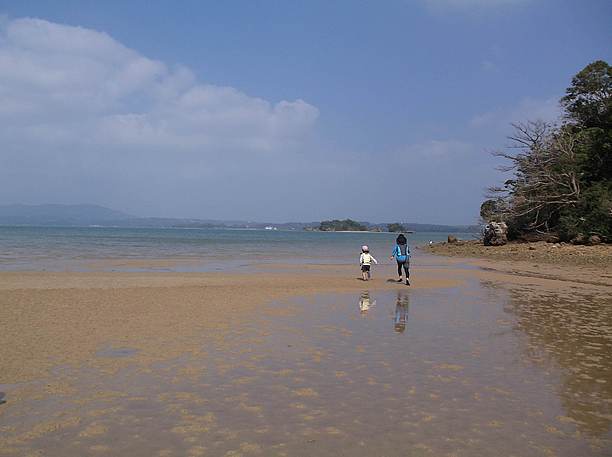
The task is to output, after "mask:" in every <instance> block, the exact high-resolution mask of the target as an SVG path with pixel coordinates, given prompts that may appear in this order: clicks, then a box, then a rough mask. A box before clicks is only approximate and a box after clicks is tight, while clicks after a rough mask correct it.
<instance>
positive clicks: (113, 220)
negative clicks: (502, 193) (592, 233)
mask: <svg viewBox="0 0 612 457" xmlns="http://www.w3.org/2000/svg"><path fill="white" fill-rule="evenodd" d="M361 223H362V224H364V225H366V226H367V227H371V228H372V229H375V228H377V227H384V226H386V224H378V223H370V222H361ZM0 225H28V226H69V227H88V226H102V227H149V228H155V227H158V228H162V227H166V228H254V229H263V228H275V229H278V230H304V229H306V228H310V227H318V226H319V222H286V223H280V224H279V223H270V222H249V221H239V220H235V221H230V220H227V221H223V220H208V219H188V218H165V217H137V216H133V215H130V214H126V213H123V212H121V211H115V210H113V209H110V208H105V207H104V206H99V205H0ZM403 225H404V227H405V228H406V229H407V230H410V231H414V232H476V231H478V230H479V227H478V226H467V225H436V224H416V223H403Z"/></svg>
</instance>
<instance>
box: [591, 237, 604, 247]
mask: <svg viewBox="0 0 612 457" xmlns="http://www.w3.org/2000/svg"><path fill="white" fill-rule="evenodd" d="M589 244H590V245H591V246H594V245H596V244H601V238H599V236H597V235H591V236H590V237H589Z"/></svg>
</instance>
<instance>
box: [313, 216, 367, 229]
mask: <svg viewBox="0 0 612 457" xmlns="http://www.w3.org/2000/svg"><path fill="white" fill-rule="evenodd" d="M319 230H321V231H323V232H345V231H358V232H364V231H366V230H368V228H367V227H366V226H365V225H363V224H360V223H359V222H356V221H354V220H351V219H344V220H342V221H341V220H338V219H334V220H333V221H323V222H321V224H320V225H319Z"/></svg>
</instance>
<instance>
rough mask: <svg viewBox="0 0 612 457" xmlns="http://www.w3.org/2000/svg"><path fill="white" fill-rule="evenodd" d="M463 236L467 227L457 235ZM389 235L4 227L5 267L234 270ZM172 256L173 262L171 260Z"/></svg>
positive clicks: (344, 252) (383, 247) (0, 232)
mask: <svg viewBox="0 0 612 457" xmlns="http://www.w3.org/2000/svg"><path fill="white" fill-rule="evenodd" d="M455 235H456V236H458V237H459V238H463V239H471V238H473V234H470V233H455ZM446 236H447V234H446V233H425V232H423V233H414V234H409V235H408V241H409V244H410V246H417V245H424V244H427V242H428V241H429V240H432V241H434V242H435V241H441V240H445V239H446ZM395 237H396V235H395V234H391V233H329V232H305V231H273V230H223V229H159V228H107V227H8V226H5V227H0V270H56V271H57V270H72V269H76V270H87V269H90V268H92V266H91V265H92V264H91V261H92V260H95V261H99V260H117V259H122V260H131V261H138V260H142V261H146V260H152V259H156V260H157V259H162V260H168V261H169V262H168V263H167V264H164V265H161V266H160V264H157V265H156V266H151V265H146V263H145V262H143V263H142V264H141V265H137V264H135V263H131V264H125V265H124V266H119V267H117V266H116V265H113V266H112V268H111V267H104V265H103V264H98V265H97V266H96V267H95V268H96V269H119V270H135V271H142V270H151V269H156V270H159V269H163V270H172V271H211V270H229V269H235V268H238V267H240V266H244V265H248V264H253V263H270V262H305V263H337V262H346V261H351V260H354V259H355V258H357V257H358V256H359V253H360V246H361V245H362V244H367V245H369V246H370V250H371V252H372V254H373V255H374V256H378V257H381V258H384V257H385V256H388V255H389V254H390V252H391V249H392V248H393V245H394V240H395ZM171 260H172V261H173V262H170V261H171Z"/></svg>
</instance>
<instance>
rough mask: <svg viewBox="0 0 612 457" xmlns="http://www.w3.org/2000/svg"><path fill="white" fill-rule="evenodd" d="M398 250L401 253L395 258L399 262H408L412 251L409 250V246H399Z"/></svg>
mask: <svg viewBox="0 0 612 457" xmlns="http://www.w3.org/2000/svg"><path fill="white" fill-rule="evenodd" d="M396 249H397V251H399V252H398V253H397V255H396V256H395V258H396V260H397V261H398V262H405V261H406V260H408V257H409V256H410V250H408V245H407V244H398V245H397V248H396Z"/></svg>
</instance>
